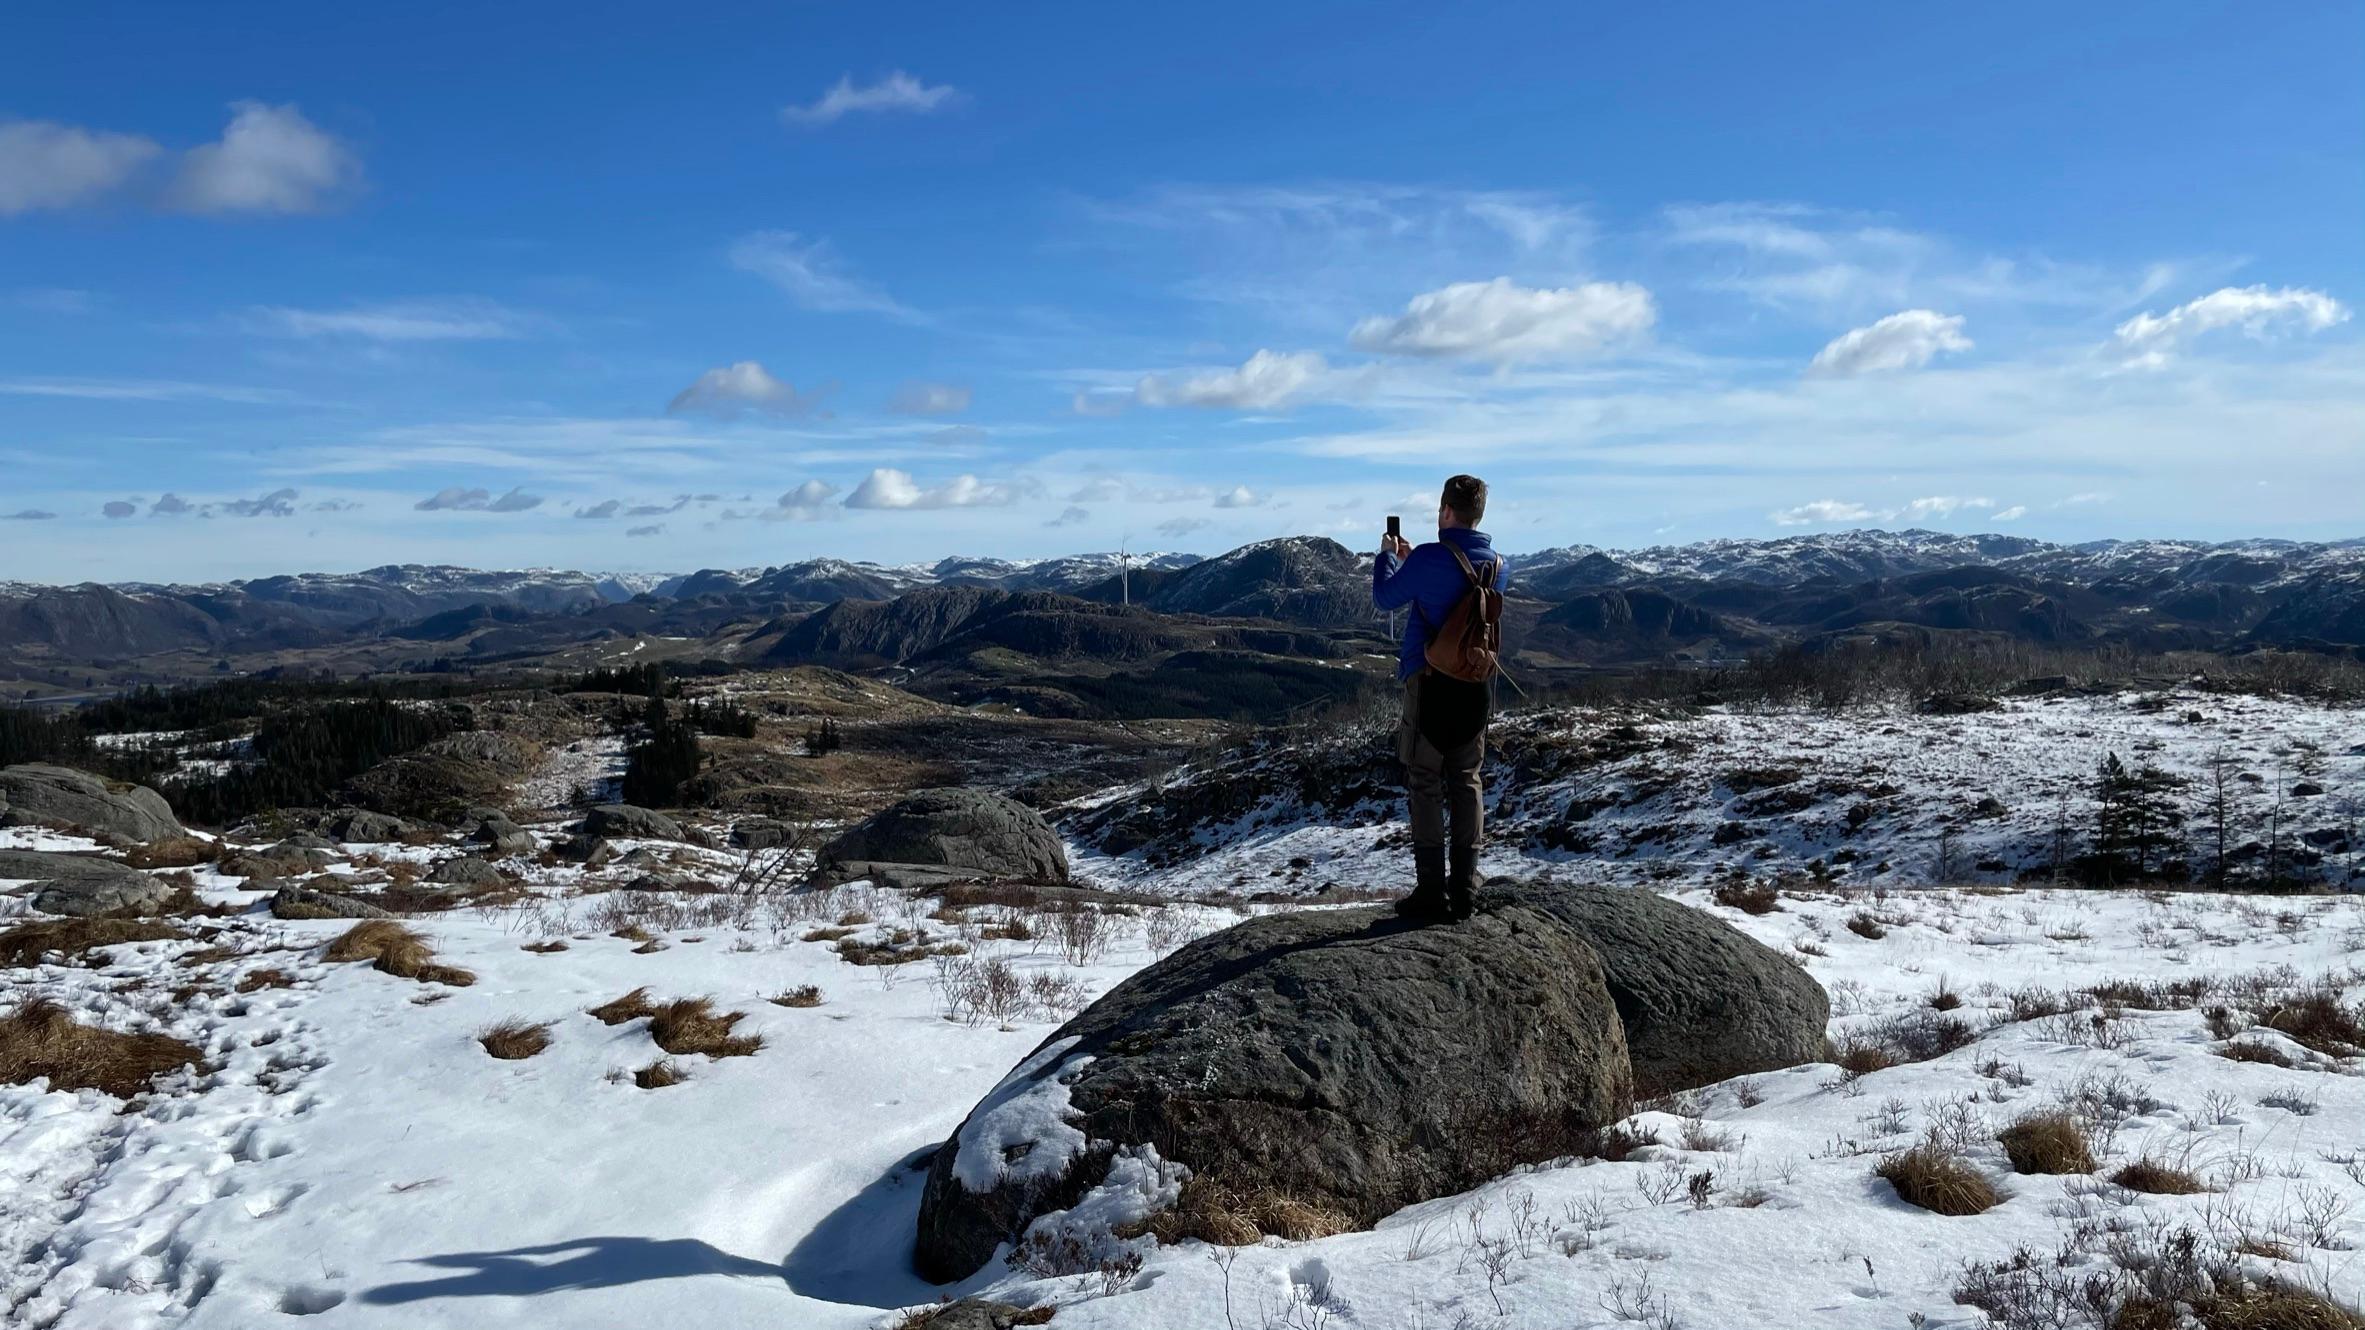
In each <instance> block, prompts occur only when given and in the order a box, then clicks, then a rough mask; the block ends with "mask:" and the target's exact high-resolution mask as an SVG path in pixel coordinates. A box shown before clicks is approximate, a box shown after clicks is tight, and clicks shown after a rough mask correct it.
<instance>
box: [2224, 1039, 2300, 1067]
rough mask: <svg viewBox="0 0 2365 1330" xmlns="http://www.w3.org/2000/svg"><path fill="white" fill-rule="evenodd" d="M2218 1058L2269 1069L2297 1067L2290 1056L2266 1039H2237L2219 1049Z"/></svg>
mask: <svg viewBox="0 0 2365 1330" xmlns="http://www.w3.org/2000/svg"><path fill="white" fill-rule="evenodd" d="M2217 1056H2219V1057H2221V1058H2225V1059H2227V1060H2228V1061H2232V1062H2256V1063H2261V1064H2263V1065H2265V1066H2269V1067H2290V1066H2294V1065H2296V1064H2294V1063H2293V1062H2292V1060H2291V1055H2290V1054H2288V1053H2286V1052H2284V1051H2283V1050H2282V1049H2279V1048H2277V1047H2275V1046H2274V1045H2273V1044H2270V1043H2268V1042H2267V1041H2265V1040H2264V1039H2236V1040H2234V1041H2233V1042H2232V1043H2229V1044H2227V1045H2225V1046H2224V1047H2223V1048H2220V1049H2218V1050H2217Z"/></svg>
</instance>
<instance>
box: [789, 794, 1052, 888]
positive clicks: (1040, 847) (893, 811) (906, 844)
mask: <svg viewBox="0 0 2365 1330" xmlns="http://www.w3.org/2000/svg"><path fill="white" fill-rule="evenodd" d="M819 864H820V867H819V870H818V872H819V875H820V877H821V878H822V880H824V881H834V882H850V881H852V880H854V879H855V878H857V877H864V876H869V877H873V878H874V880H875V879H877V878H878V877H879V876H880V874H881V871H882V870H883V871H884V872H885V873H886V874H887V875H894V874H895V872H896V871H897V870H898V869H899V868H902V867H905V866H908V867H910V868H911V869H914V870H918V871H915V872H911V873H905V874H904V876H905V877H907V878H911V879H915V880H922V881H925V882H927V883H929V884H934V883H938V882H946V881H960V880H964V879H975V878H1008V879H1013V880H1016V881H1022V882H1065V881H1067V879H1068V856H1067V850H1066V849H1065V848H1064V847H1062V846H1061V845H1060V843H1059V837H1058V835H1057V834H1056V833H1054V832H1053V831H1052V830H1051V827H1050V825H1049V824H1048V823H1046V822H1044V821H1043V816H1042V814H1040V813H1037V812H1036V811H1035V810H1034V809H1032V808H1029V807H1027V806H1026V805H1025V804H1022V803H1019V802H1018V801H1017V800H1015V799H1010V798H1007V797H1005V796H1003V795H999V794H994V793H991V792H990V791H986V790H968V789H943V790H922V791H920V792H919V793H918V794H915V795H912V796H911V797H909V798H907V799H904V800H902V801H901V802H898V803H895V804H892V805H890V806H888V807H887V808H885V809H884V810H882V811H880V812H879V813H877V814H875V815H874V816H872V817H871V818H869V819H868V820H866V821H864V822H862V823H860V824H858V825H856V826H854V827H853V828H851V829H849V830H847V831H846V832H845V833H843V834H842V835H840V836H838V837H837V838H836V839H835V840H832V841H831V842H830V843H829V844H827V845H825V846H823V847H822V849H821V854H820V859H819Z"/></svg>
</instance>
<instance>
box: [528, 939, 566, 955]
mask: <svg viewBox="0 0 2365 1330" xmlns="http://www.w3.org/2000/svg"><path fill="white" fill-rule="evenodd" d="M566 949H567V944H566V943H564V942H560V941H557V940H555V939H554V940H552V941H549V942H528V943H527V944H525V945H524V946H523V947H520V948H519V949H518V950H520V951H530V952H532V953H534V954H535V955H537V956H548V955H550V954H552V953H554V952H560V951H565V950H566Z"/></svg>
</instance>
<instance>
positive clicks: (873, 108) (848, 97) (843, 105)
mask: <svg viewBox="0 0 2365 1330" xmlns="http://www.w3.org/2000/svg"><path fill="white" fill-rule="evenodd" d="M962 100H963V98H962V95H961V91H960V90H959V89H958V88H955V87H953V86H951V85H950V84H943V83H939V84H928V83H923V82H921V81H920V80H919V79H916V78H914V77H912V76H911V75H909V74H906V73H904V72H903V71H902V70H900V69H898V70H895V71H894V72H892V73H890V74H888V75H887V76H886V77H885V78H882V79H880V80H879V81H878V82H876V83H872V84H869V85H867V86H863V85H857V84H856V83H855V82H854V76H853V75H851V74H848V75H846V76H844V77H842V78H840V79H839V80H838V81H837V83H836V84H834V85H832V86H831V88H830V89H829V91H827V92H825V93H823V94H821V96H820V97H819V98H817V99H815V100H814V101H812V102H810V103H807V104H805V105H801V106H784V107H782V108H780V118H781V119H782V120H785V121H787V122H788V123H789V124H792V125H803V126H807V127H813V126H820V125H831V124H836V123H837V122H838V121H840V120H842V119H844V118H845V117H847V116H849V115H863V114H877V113H881V112H900V113H903V114H906V115H926V114H928V113H930V112H932V111H941V110H944V109H946V108H948V107H952V106H956V105H959V104H960V102H961V101H962Z"/></svg>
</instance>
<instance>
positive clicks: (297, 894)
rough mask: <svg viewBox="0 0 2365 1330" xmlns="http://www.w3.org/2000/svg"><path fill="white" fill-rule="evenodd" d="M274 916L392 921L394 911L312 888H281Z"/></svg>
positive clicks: (276, 894)
mask: <svg viewBox="0 0 2365 1330" xmlns="http://www.w3.org/2000/svg"><path fill="white" fill-rule="evenodd" d="M271 913H272V914H273V915H274V916H275V917H277V918H281V919H391V918H393V917H394V911H392V910H389V909H385V908H383V907H381V906H377V905H372V904H370V903H369V902H368V901H364V900H356V899H354V898H353V897H351V896H340V895H337V894H335V893H333V892H327V891H314V890H312V889H311V888H310V887H296V886H287V887H281V888H280V889H279V890H278V891H276V892H273V893H272V895H271Z"/></svg>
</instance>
